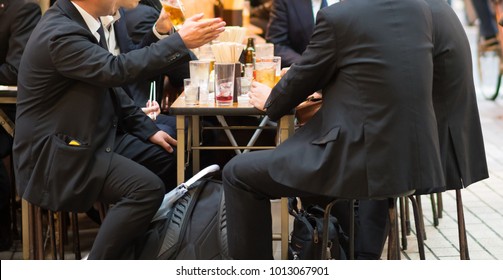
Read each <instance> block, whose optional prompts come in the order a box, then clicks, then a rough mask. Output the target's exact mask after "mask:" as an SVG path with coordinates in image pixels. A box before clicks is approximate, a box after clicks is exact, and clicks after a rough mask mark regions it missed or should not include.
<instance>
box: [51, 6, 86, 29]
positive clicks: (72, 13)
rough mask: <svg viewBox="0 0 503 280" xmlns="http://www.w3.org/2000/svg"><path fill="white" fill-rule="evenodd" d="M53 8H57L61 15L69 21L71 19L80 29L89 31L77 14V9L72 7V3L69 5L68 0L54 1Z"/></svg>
mask: <svg viewBox="0 0 503 280" xmlns="http://www.w3.org/2000/svg"><path fill="white" fill-rule="evenodd" d="M54 6H57V8H59V9H60V10H61V11H63V13H64V14H66V15H67V16H68V17H69V18H70V19H72V20H73V21H75V22H76V23H78V24H79V25H81V26H82V27H84V28H86V29H87V30H89V28H88V27H87V24H86V21H85V20H84V18H82V15H81V14H80V13H79V11H78V10H77V8H75V6H74V5H73V3H71V1H70V0H58V1H56V3H55V5H54ZM54 6H53V7H51V9H52V8H54ZM90 31H91V30H90Z"/></svg>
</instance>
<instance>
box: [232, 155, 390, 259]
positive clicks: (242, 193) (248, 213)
mask: <svg viewBox="0 0 503 280" xmlns="http://www.w3.org/2000/svg"><path fill="white" fill-rule="evenodd" d="M271 152H272V151H257V152H251V153H246V154H241V155H239V156H236V157H234V158H233V159H232V160H231V161H229V163H228V164H227V165H226V166H225V167H224V170H223V185H224V190H225V203H226V213H227V228H228V231H227V232H228V241H229V254H230V257H232V258H234V259H272V258H273V253H272V218H271V204H270V199H277V198H281V197H289V196H296V197H301V199H302V198H315V197H319V196H320V195H319V194H314V193H309V192H308V191H307V189H308V188H309V186H306V190H299V189H294V188H290V187H287V186H285V185H282V184H279V183H277V182H275V181H274V180H273V179H272V178H271V177H270V176H269V173H268V171H267V166H268V164H267V161H268V159H269V158H270V154H271ZM363 205H364V207H361V205H360V209H359V216H360V222H359V224H360V228H359V230H358V232H357V234H356V236H357V238H358V239H362V238H364V237H365V239H366V240H365V241H363V242H358V241H356V244H357V246H360V247H362V248H360V249H358V250H360V251H361V252H365V251H371V250H374V251H375V252H372V255H378V256H380V253H381V251H382V246H383V244H384V240H383V236H384V239H385V236H386V217H387V201H386V200H383V201H368V202H364V203H363ZM383 206H385V207H383ZM346 209H347V207H346ZM362 211H363V215H362ZM342 214H344V213H342ZM346 214H347V213H346ZM338 216H339V215H338ZM383 221H384V224H383ZM362 225H365V226H367V225H371V227H370V228H372V231H371V232H365V226H363V227H362ZM376 230H377V231H376ZM376 232H377V234H376ZM362 255H363V254H362Z"/></svg>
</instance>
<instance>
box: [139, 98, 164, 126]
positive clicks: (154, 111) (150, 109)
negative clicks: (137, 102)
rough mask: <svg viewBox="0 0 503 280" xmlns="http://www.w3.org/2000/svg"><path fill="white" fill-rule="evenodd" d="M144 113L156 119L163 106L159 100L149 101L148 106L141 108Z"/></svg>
mask: <svg viewBox="0 0 503 280" xmlns="http://www.w3.org/2000/svg"><path fill="white" fill-rule="evenodd" d="M141 110H142V111H143V113H145V114H146V115H147V116H148V117H149V118H151V119H152V120H154V121H155V120H156V118H157V116H158V115H159V114H160V113H161V107H160V106H159V103H157V101H155V100H154V101H153V102H152V101H150V100H149V101H147V105H146V107H143V108H141Z"/></svg>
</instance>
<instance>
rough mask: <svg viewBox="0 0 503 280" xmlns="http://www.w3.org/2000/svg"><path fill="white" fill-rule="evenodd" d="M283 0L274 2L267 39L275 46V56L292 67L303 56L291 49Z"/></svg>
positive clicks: (286, 13)
mask: <svg viewBox="0 0 503 280" xmlns="http://www.w3.org/2000/svg"><path fill="white" fill-rule="evenodd" d="M286 5H287V4H286V3H285V1H283V0H275V1H273V6H272V10H271V15H270V19H269V24H268V28H267V34H266V39H267V41H269V42H271V43H273V44H274V54H275V55H277V56H281V61H282V64H283V65H291V64H292V63H294V62H297V61H298V60H299V59H300V56H301V54H300V53H298V52H296V51H295V50H294V49H293V48H292V47H291V42H290V39H289V37H288V28H289V27H288V26H289V22H288V12H287V7H286Z"/></svg>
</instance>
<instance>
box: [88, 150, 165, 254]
mask: <svg viewBox="0 0 503 280" xmlns="http://www.w3.org/2000/svg"><path fill="white" fill-rule="evenodd" d="M163 197H164V185H163V183H162V181H161V180H160V179H159V177H157V176H156V175H155V174H153V173H152V172H150V171H149V170H148V169H146V168H145V167H143V166H141V165H139V164H138V163H135V162H134V161H131V160H129V159H127V158H125V157H123V156H121V155H118V154H114V156H113V157H112V161H111V163H110V170H109V173H108V174H107V178H106V179H105V184H104V187H103V191H102V193H101V194H100V197H99V200H100V201H101V202H105V203H107V204H113V206H112V207H111V208H110V209H109V211H108V213H107V216H106V217H105V219H104V221H103V223H102V224H101V227H100V229H99V231H98V235H97V236H96V239H95V242H94V244H93V247H92V249H91V252H90V254H89V259H120V258H123V257H124V256H123V254H124V252H126V251H127V250H129V249H131V247H132V246H133V244H134V242H135V240H136V239H137V238H139V237H141V236H142V235H143V234H144V233H145V232H146V231H147V228H148V225H149V224H150V221H151V219H152V217H153V216H154V214H155V213H156V212H157V210H158V209H159V206H160V204H161V202H162V199H163Z"/></svg>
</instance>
